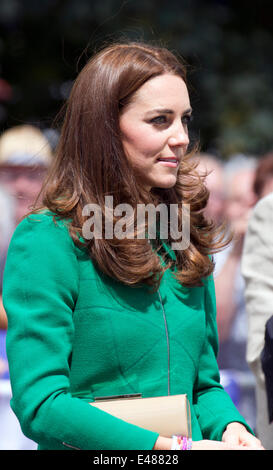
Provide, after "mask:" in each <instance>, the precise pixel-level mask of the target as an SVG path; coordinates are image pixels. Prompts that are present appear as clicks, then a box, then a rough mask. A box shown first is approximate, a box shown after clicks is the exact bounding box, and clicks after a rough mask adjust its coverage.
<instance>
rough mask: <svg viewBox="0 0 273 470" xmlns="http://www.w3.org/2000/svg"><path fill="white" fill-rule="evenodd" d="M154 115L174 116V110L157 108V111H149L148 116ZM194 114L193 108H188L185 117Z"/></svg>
mask: <svg viewBox="0 0 273 470" xmlns="http://www.w3.org/2000/svg"><path fill="white" fill-rule="evenodd" d="M152 113H159V114H160V113H161V114H174V111H173V110H172V109H167V108H166V109H165V108H157V109H152V110H151V111H148V112H147V114H152ZM190 113H192V108H188V109H186V110H185V111H184V113H183V116H184V115H185V114H190Z"/></svg>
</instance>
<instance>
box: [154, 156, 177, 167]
mask: <svg viewBox="0 0 273 470" xmlns="http://www.w3.org/2000/svg"><path fill="white" fill-rule="evenodd" d="M157 161H158V163H160V164H161V165H164V166H169V167H171V168H177V167H178V164H179V159H178V158H176V157H160V158H158V159H157Z"/></svg>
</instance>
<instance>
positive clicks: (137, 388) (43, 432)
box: [4, 43, 260, 450]
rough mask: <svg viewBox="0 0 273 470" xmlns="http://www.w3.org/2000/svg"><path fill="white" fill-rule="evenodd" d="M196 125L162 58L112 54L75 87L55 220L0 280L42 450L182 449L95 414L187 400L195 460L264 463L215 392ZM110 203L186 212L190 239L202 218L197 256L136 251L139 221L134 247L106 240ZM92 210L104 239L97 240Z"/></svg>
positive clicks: (17, 241) (151, 245) (16, 254)
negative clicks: (134, 403) (203, 455)
mask: <svg viewBox="0 0 273 470" xmlns="http://www.w3.org/2000/svg"><path fill="white" fill-rule="evenodd" d="M190 119H191V106H190V101H189V95H188V91H187V86H186V76H185V68H184V66H183V65H182V64H181V63H180V62H179V61H178V60H177V59H176V58H175V57H174V55H173V54H172V53H170V52H169V51H167V50H165V49H161V48H155V47H150V46H147V45H143V44H134V43H129V44H116V45H112V46H109V47H107V48H105V49H103V50H102V51H101V52H99V53H98V54H97V55H95V56H94V57H93V58H92V59H91V60H90V62H89V63H88V64H87V65H86V66H85V67H84V69H83V70H82V71H81V73H80V74H79V76H78V78H77V80H76V82H75V84H74V87H73V89H72V92H71V95H70V98H69V100H68V103H67V106H66V114H65V119H64V123H63V126H62V132H61V136H60V142H59V146H58V149H57V155H56V159H55V162H54V164H53V166H52V168H51V170H50V172H49V175H48V179H47V182H46V183H45V187H44V191H43V192H44V198H43V201H44V209H43V211H42V210H41V209H40V210H39V211H36V213H34V214H32V215H31V216H30V217H28V218H26V219H25V220H24V221H23V222H22V223H21V224H20V225H19V227H18V228H17V230H16V233H15V236H14V237H13V240H12V243H11V246H10V250H9V256H8V261H7V268H6V273H5V288H4V299H5V307H6V310H7V314H8V319H9V332H8V341H7V351H8V357H9V363H10V374H11V381H12V387H13V399H12V407H13V409H14V411H15V413H16V415H17V416H18V418H19V420H20V423H21V426H22V429H23V431H24V432H25V433H26V435H28V436H30V437H31V438H32V439H34V440H36V441H37V442H38V443H39V448H40V449H68V448H77V449H109V450H111V449H171V446H172V445H173V444H172V439H171V438H166V437H163V436H159V435H158V434H157V433H155V432H151V431H147V430H145V429H141V428H139V427H137V426H133V425H131V424H128V423H126V422H124V421H122V420H119V419H117V418H114V417H113V416H111V415H110V414H108V413H105V412H103V411H101V410H98V409H95V408H94V407H92V406H90V404H89V402H90V401H92V400H94V398H95V397H97V396H109V395H120V394H131V393H141V394H142V396H143V397H148V396H162V395H168V394H177V393H187V395H188V398H189V400H190V402H191V407H192V428H193V444H192V449H200V448H201V449H202V448H208V449H209V448H215V449H218V448H220V449H222V448H223V449H226V448H232V446H233V445H235V446H236V447H238V448H239V446H240V448H241V447H242V448H243V446H248V447H252V448H260V443H259V441H258V440H257V439H256V438H255V437H254V436H253V435H252V433H251V430H249V428H248V425H247V424H246V423H245V422H244V419H243V418H242V417H241V416H240V415H239V413H238V412H237V410H236V409H235V408H234V406H233V404H232V402H231V400H230V399H229V397H228V396H227V394H226V393H225V392H224V391H223V389H222V387H221V386H220V384H219V375H218V370H217V365H216V359H215V354H216V349H217V332H216V324H215V308H214V303H215V300H214V287H213V281H212V278H211V273H212V270H213V262H212V260H211V258H210V257H209V254H210V253H212V252H213V251H214V250H215V249H216V246H214V245H213V242H212V240H215V230H214V228H213V227H212V226H211V225H209V224H208V223H207V222H206V220H205V219H204V218H203V216H202V209H203V207H204V206H205V202H206V200H207V191H206V189H205V187H204V186H203V183H202V182H201V181H200V180H199V178H198V177H197V176H196V175H195V174H194V172H193V170H192V168H191V167H190V165H189V164H188V163H187V159H186V152H187V147H188V144H189V137H188V122H189V121H190ZM106 196H111V197H112V198H113V207H116V206H117V205H118V204H127V206H130V207H131V208H132V209H133V211H134V214H136V210H137V207H139V205H140V204H148V203H149V204H154V205H155V206H157V204H159V203H161V204H165V206H167V207H168V208H169V207H170V204H177V207H178V220H179V223H180V225H179V227H180V228H181V221H182V209H181V208H180V206H179V203H180V201H181V200H183V202H185V203H188V204H191V226H190V243H189V246H187V248H186V249H184V250H177V251H176V252H174V251H173V250H172V249H171V248H170V247H171V243H172V242H173V241H174V236H173V235H172V234H169V236H168V239H167V240H166V239H165V240H160V239H158V240H156V239H151V240H149V236H148V235H147V234H148V233H149V228H150V227H148V222H149V221H146V228H145V230H144V232H145V234H146V236H144V237H139V236H138V235H139V231H140V230H142V233H143V227H140V228H139V227H138V225H137V223H136V217H134V221H133V224H132V225H131V227H132V230H133V231H131V232H130V236H127V237H122V236H119V237H118V236H117V235H116V233H117V232H116V231H113V236H109V224H108V221H109V207H106V206H105V200H106V199H105V198H106ZM89 204H93V205H94V204H95V205H96V207H99V208H100V209H101V214H102V226H103V229H104V230H105V232H106V227H107V236H106V233H105V234H104V236H102V237H95V236H94V233H93V235H92V233H91V235H90V237H89V236H86V230H83V227H85V228H86V224H85V222H86V215H85V216H84V215H83V214H86V213H87V212H86V207H87V208H88V207H89V206H88V205H89ZM89 215H90V214H89ZM112 215H113V217H114V222H115V223H118V222H120V221H121V217H120V216H119V215H122V214H119V215H115V211H114V214H113V213H112ZM90 227H91V226H90ZM157 227H158V228H159V226H157ZM84 232H85V236H84ZM94 232H95V231H94ZM119 235H120V234H119ZM15 267H16V269H15ZM158 288H159V289H158ZM163 316H164V318H163ZM221 440H223V441H224V442H218V441H221Z"/></svg>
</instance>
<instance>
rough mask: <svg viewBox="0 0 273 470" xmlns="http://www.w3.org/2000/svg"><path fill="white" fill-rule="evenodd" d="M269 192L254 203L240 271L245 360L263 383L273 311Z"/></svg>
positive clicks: (271, 202)
mask: <svg viewBox="0 0 273 470" xmlns="http://www.w3.org/2000/svg"><path fill="white" fill-rule="evenodd" d="M272 211H273V195H272V194H270V195H269V196H267V197H265V198H263V199H261V200H260V201H259V202H258V204H257V205H256V206H255V208H254V211H253V214H252V217H251V219H250V222H249V225H248V230H247V233H246V237H245V243H244V250H243V256H242V274H243V277H244V279H245V300H246V309H247V314H248V339H247V361H248V364H249V366H250V368H251V369H252V371H253V373H254V374H255V376H256V378H257V380H258V381H259V382H260V383H261V384H263V383H264V374H263V371H262V367H261V361H260V355H261V352H262V348H263V346H264V337H265V324H266V322H267V320H268V319H269V318H270V317H271V315H272V314H273V307H272V299H273V240H272Z"/></svg>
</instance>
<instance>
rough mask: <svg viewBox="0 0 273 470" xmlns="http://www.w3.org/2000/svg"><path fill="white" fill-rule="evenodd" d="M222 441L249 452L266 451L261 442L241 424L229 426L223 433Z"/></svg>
mask: <svg viewBox="0 0 273 470" xmlns="http://www.w3.org/2000/svg"><path fill="white" fill-rule="evenodd" d="M222 441H223V442H224V443H226V444H228V445H229V446H239V447H241V448H244V449H248V450H250V449H253V450H254V449H256V450H265V449H264V447H263V446H262V444H261V441H259V439H257V438H256V437H255V436H253V435H252V434H251V433H250V432H248V431H247V429H246V428H245V426H244V425H243V424H241V423H230V424H228V425H227V427H226V430H225V432H224V433H223V436H222Z"/></svg>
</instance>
